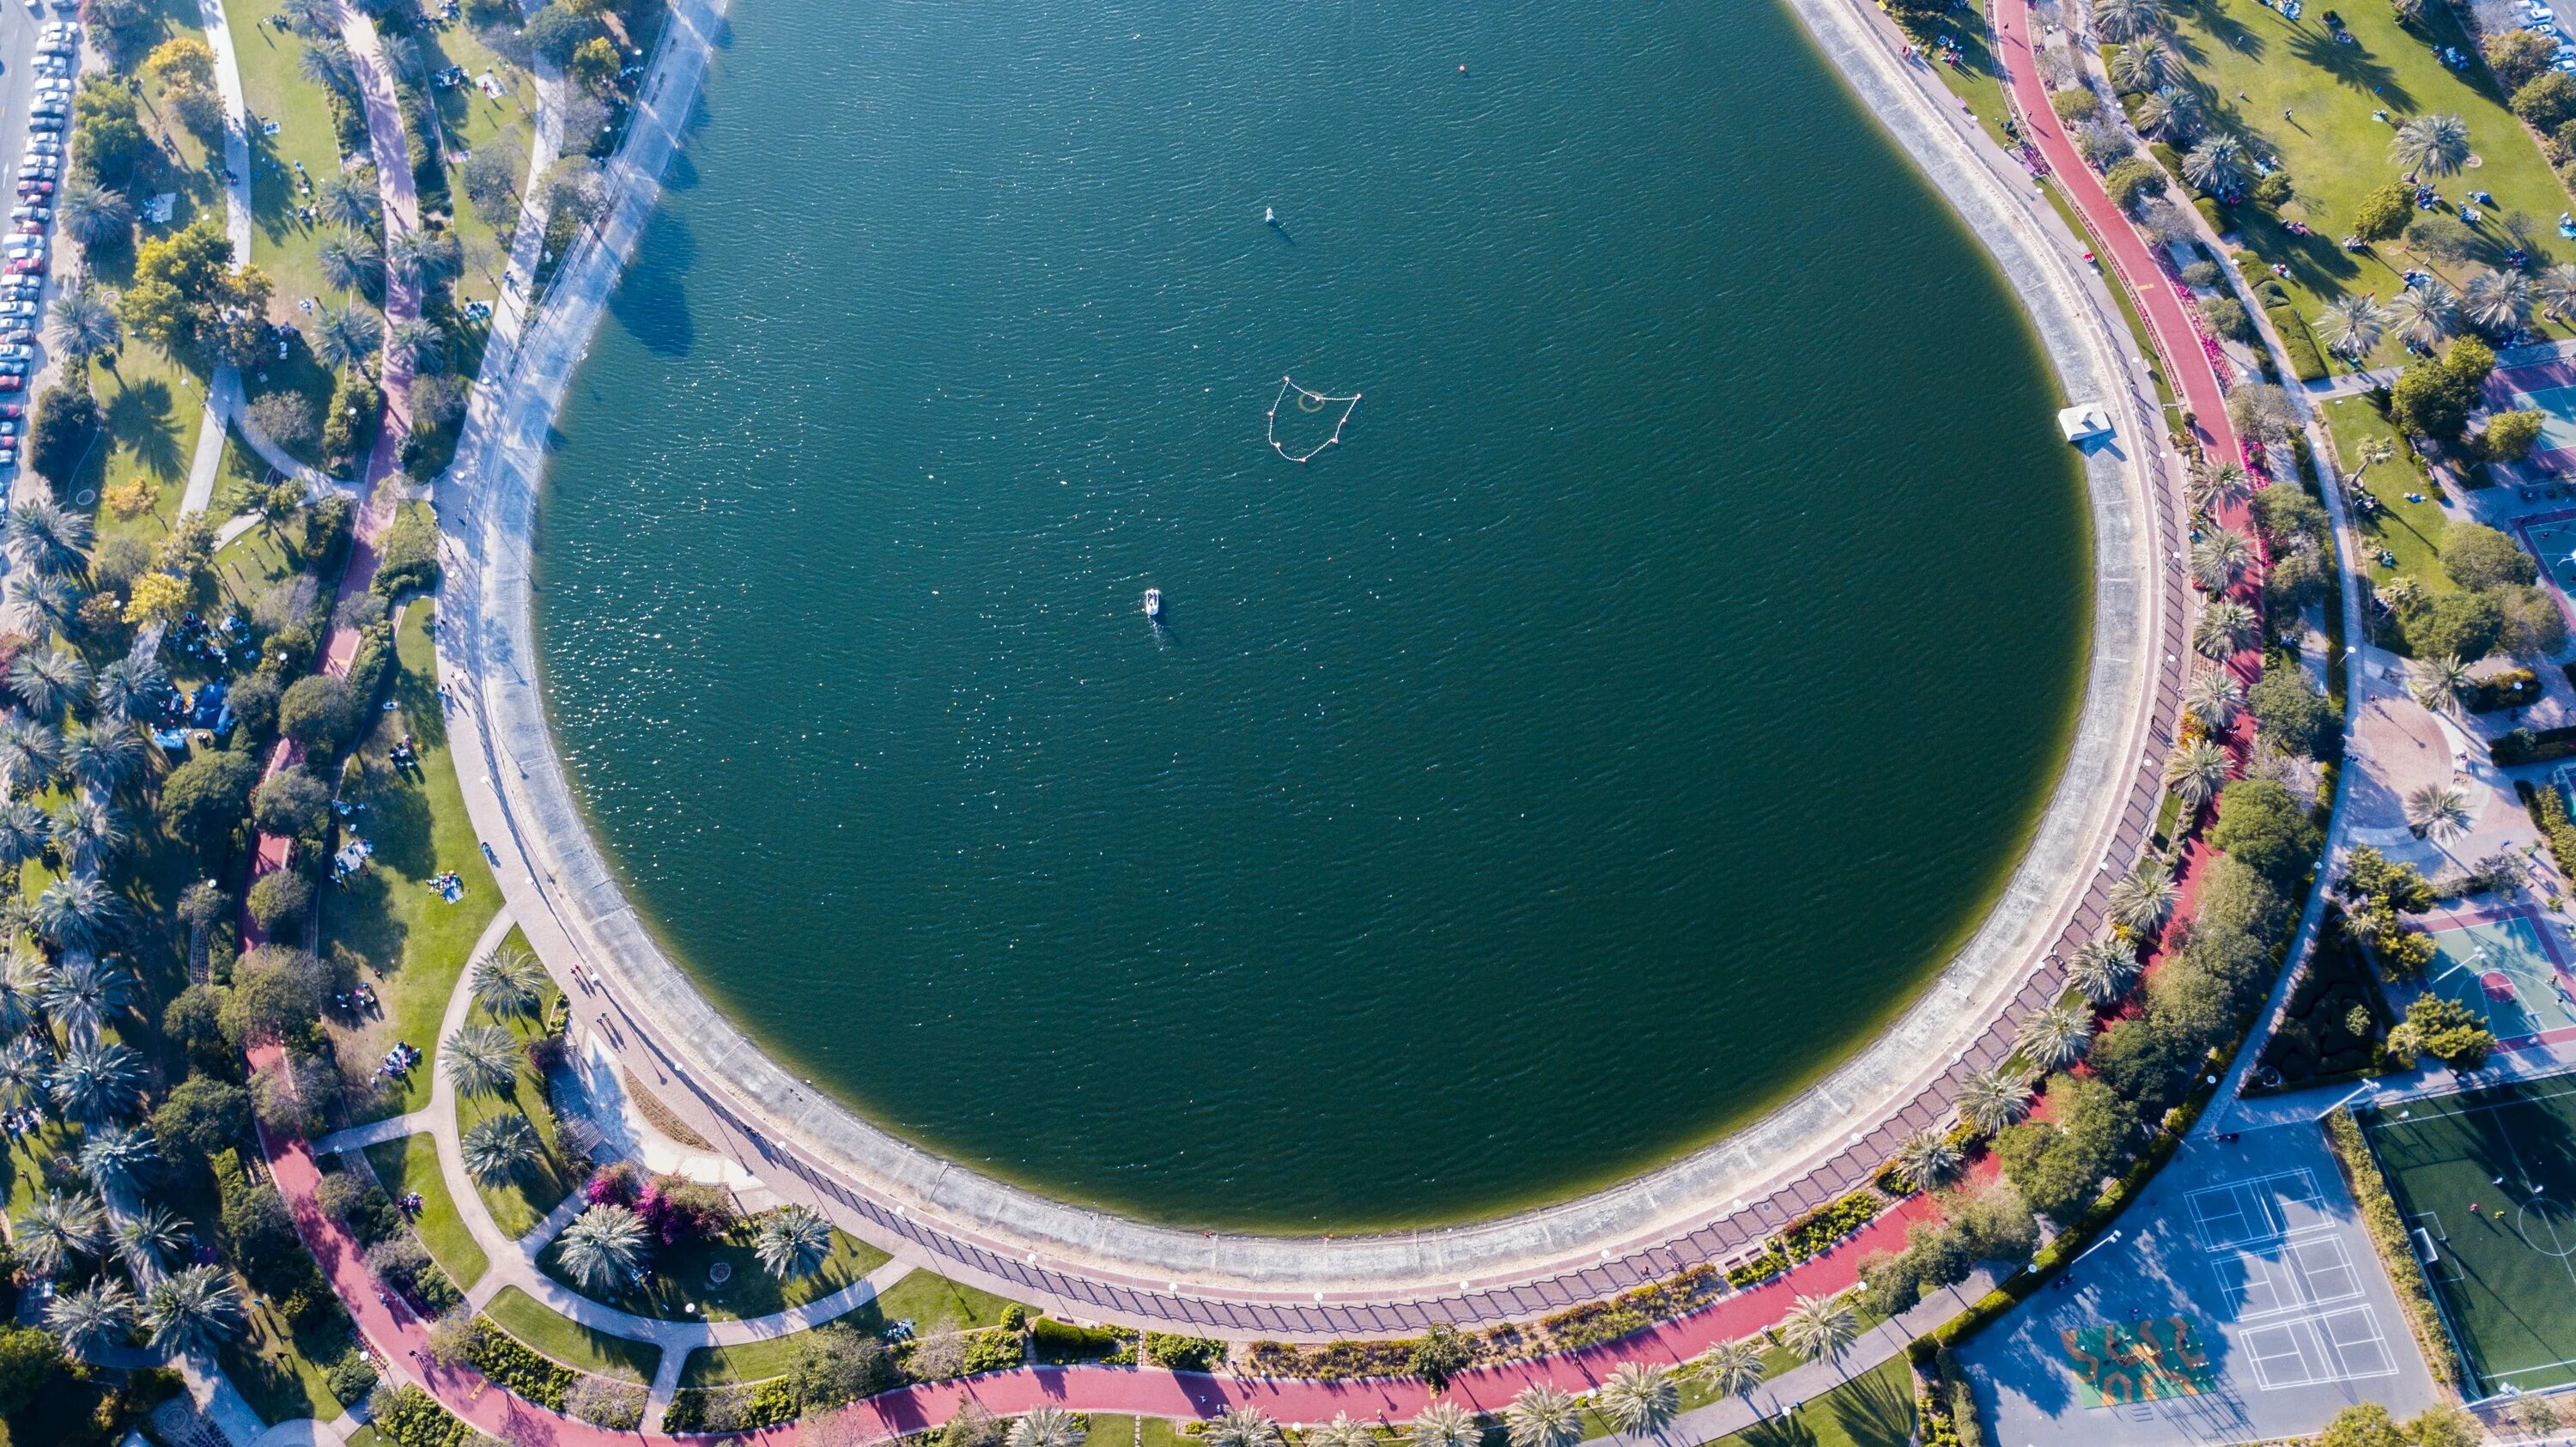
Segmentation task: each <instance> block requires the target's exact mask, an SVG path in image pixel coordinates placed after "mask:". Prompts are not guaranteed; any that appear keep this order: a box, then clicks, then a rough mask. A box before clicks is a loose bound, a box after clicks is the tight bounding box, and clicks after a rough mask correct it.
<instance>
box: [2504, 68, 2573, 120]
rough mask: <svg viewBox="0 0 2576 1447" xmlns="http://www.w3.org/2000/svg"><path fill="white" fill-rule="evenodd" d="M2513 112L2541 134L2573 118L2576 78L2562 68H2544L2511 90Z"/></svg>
mask: <svg viewBox="0 0 2576 1447" xmlns="http://www.w3.org/2000/svg"><path fill="white" fill-rule="evenodd" d="M2513 113H2514V114H2515V115H2517V116H2519V117H2521V118H2522V121H2523V123H2524V124H2525V125H2528V126H2531V127H2532V128H2534V129H2536V130H2538V131H2540V132H2541V133H2542V134H2543V135H2546V134H2548V133H2549V132H2551V131H2554V130H2557V129H2558V128H2559V127H2560V126H2563V125H2565V124H2567V123H2568V122H2569V121H2571V120H2576V81H2571V80H2569V79H2568V78H2567V75H2566V73H2565V72H2564V71H2557V70H2546V71H2543V72H2541V74H2540V76H2539V77H2538V78H2537V79H2535V80H2533V81H2532V82H2530V83H2529V84H2527V85H2525V86H2523V87H2521V88H2520V89H2518V90H2516V91H2515V92H2514V93H2513Z"/></svg>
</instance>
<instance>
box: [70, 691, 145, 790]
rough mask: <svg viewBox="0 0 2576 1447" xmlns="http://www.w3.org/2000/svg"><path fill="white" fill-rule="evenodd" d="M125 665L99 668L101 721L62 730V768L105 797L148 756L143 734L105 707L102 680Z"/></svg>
mask: <svg viewBox="0 0 2576 1447" xmlns="http://www.w3.org/2000/svg"><path fill="white" fill-rule="evenodd" d="M124 666H125V665H124V664H122V663H111V664H109V665H108V666H107V667H106V668H104V669H101V670H99V676H100V678H101V680H102V686H101V687H100V690H99V694H100V698H101V709H102V718H101V720H100V722H98V723H95V724H75V725H73V726H72V727H71V728H69V729H67V730H65V731H64V733H63V771H64V772H66V773H68V774H70V775H71V776H72V782H73V783H75V784H78V785H80V786H81V787H82V788H84V789H87V790H89V791H91V792H93V793H96V794H99V795H102V796H104V795H109V794H114V793H115V792H116V791H117V790H118V789H120V788H123V787H124V786H125V781H126V780H128V779H131V778H133V777H134V774H135V771H136V770H138V769H140V768H142V767H143V765H144V762H145V760H146V758H147V757H148V756H147V755H146V754H145V753H144V747H145V746H144V742H143V736H142V735H141V734H140V733H137V732H136V731H135V730H134V727H133V726H132V725H131V724H126V723H120V722H116V721H115V720H119V719H122V718H123V715H122V714H121V713H117V712H112V711H107V710H106V704H105V696H106V689H105V687H104V683H103V681H104V679H105V678H106V677H107V675H108V674H109V673H110V672H113V671H114V670H117V669H121V668H123V667H124Z"/></svg>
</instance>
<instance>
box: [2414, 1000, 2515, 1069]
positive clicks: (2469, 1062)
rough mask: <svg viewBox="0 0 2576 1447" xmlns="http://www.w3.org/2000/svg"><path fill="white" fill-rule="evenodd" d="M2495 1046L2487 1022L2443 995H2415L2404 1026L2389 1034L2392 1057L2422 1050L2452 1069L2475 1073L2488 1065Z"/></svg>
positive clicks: (2464, 1006) (2494, 1040)
mask: <svg viewBox="0 0 2576 1447" xmlns="http://www.w3.org/2000/svg"><path fill="white" fill-rule="evenodd" d="M2495 1045H2496V1038H2495V1036H2494V1035H2493V1034H2491V1033H2489V1031H2488V1030H2487V1026H2486V1021H2484V1020H2483V1019H2480V1018H2479V1017H2478V1015H2477V1014H2476V1013H2475V1012H2473V1011H2471V1010H2470V1009H2469V1007H2467V1006H2466V1005H2463V1004H2461V1003H2460V1002H2459V1001H2457V1000H2453V999H2449V998H2447V997H2445V996H2441V995H2418V996H2416V997H2415V998H2414V999H2413V1000H2411V1001H2409V1002H2408V1003H2407V1006H2406V1021H2405V1023H2404V1024H2402V1025H2399V1026H2398V1027H2397V1028H2396V1029H2394V1030H2391V1031H2389V1032H2388V1049H2389V1052H2390V1053H2391V1054H2393V1055H2412V1054H2413V1053H2415V1052H2416V1051H2419V1050H2420V1051H2422V1052H2423V1053H2424V1054H2427V1055H2430V1056H2432V1057H2433V1058H2434V1059H2436V1060H2439V1061H2441V1062H2442V1063H2443V1064H2444V1065H2447V1066H2449V1067H2451V1068H2452V1069H2453V1070H2475V1069H2477V1068H2478V1067H2479V1066H2481V1065H2484V1064H2486V1063H2487V1056H2489V1055H2490V1054H2493V1053H2494V1051H2495Z"/></svg>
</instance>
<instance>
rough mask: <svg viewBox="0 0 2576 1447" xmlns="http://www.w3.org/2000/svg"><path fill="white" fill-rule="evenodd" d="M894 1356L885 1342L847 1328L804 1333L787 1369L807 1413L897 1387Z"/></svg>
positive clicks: (830, 1326) (829, 1327) (826, 1327)
mask: <svg viewBox="0 0 2576 1447" xmlns="http://www.w3.org/2000/svg"><path fill="white" fill-rule="evenodd" d="M898 1377H899V1374H898V1373H897V1371H896V1369H895V1364H894V1354H893V1353H892V1352H889V1351H887V1350H886V1345H885V1343H884V1342H882V1341H880V1340H878V1339H877V1338H876V1337H874V1336H871V1335H869V1334H867V1333H864V1332H860V1331H856V1330H853V1329H851V1328H849V1327H846V1326H832V1325H825V1326H820V1327H816V1328H815V1329H814V1330H812V1331H809V1332H806V1333H804V1339H803V1341H802V1342H801V1343H800V1344H799V1345H798V1346H797V1348H796V1355H795V1357H794V1358H793V1360H792V1361H791V1362H790V1363H789V1365H788V1368H787V1379H788V1381H789V1382H790V1383H791V1384H792V1385H793V1386H794V1387H795V1388H796V1400H797V1401H799V1402H801V1403H803V1404H804V1406H805V1409H806V1410H807V1411H808V1412H813V1411H818V1410H821V1409H823V1408H827V1407H837V1406H839V1405H841V1404H842V1403H844V1402H855V1401H858V1400H860V1399H861V1398H863V1397H871V1396H874V1395H876V1394H877V1393H878V1392H881V1391H884V1390H885V1389H886V1388H888V1387H891V1386H893V1385H895V1383H896V1381H897V1380H898Z"/></svg>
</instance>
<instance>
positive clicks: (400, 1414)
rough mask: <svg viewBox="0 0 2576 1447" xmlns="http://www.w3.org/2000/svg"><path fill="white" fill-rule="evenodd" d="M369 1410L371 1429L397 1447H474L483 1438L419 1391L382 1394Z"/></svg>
mask: <svg viewBox="0 0 2576 1447" xmlns="http://www.w3.org/2000/svg"><path fill="white" fill-rule="evenodd" d="M369 1406H370V1415H371V1416H372V1418H373V1421H372V1422H371V1424H370V1425H372V1426H373V1427H374V1428H375V1429H376V1432H377V1433H378V1435H380V1436H382V1437H383V1438H384V1439H385V1440H387V1441H389V1442H391V1443H393V1444H394V1447H472V1444H473V1443H474V1442H475V1441H476V1440H477V1439H478V1438H480V1436H481V1435H482V1434H480V1433H478V1432H476V1431H475V1430H474V1429H473V1428H471V1427H469V1426H467V1425H465V1424H464V1423H463V1422H461V1421H458V1420H457V1419H456V1418H454V1417H452V1416H450V1415H448V1411H447V1409H446V1408H445V1407H442V1406H440V1405H438V1403H437V1402H436V1401H435V1400H433V1399H432V1398H431V1397H430V1395H429V1393H427V1392H424V1391H422V1390H421V1389H420V1388H418V1387H414V1386H408V1385H406V1386H400V1387H396V1388H394V1389H393V1390H392V1391H389V1392H378V1393H376V1395H375V1396H374V1397H373V1398H372V1399H370V1402H369Z"/></svg>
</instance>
